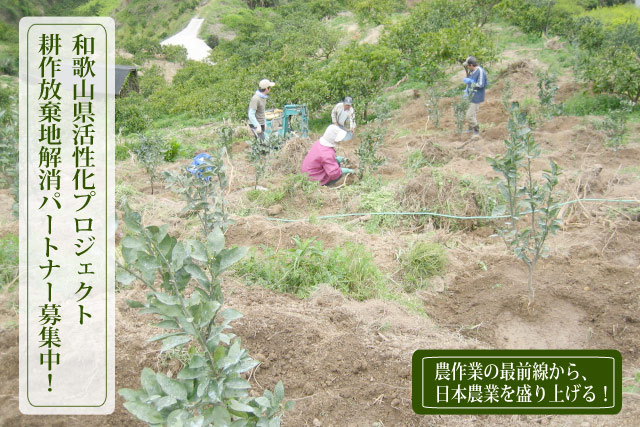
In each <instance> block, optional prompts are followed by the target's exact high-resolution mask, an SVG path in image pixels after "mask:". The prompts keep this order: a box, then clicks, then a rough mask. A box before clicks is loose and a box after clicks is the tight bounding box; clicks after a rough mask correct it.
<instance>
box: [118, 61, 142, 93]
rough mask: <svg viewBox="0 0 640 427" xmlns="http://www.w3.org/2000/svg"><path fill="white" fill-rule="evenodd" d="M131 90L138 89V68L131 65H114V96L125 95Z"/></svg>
mask: <svg viewBox="0 0 640 427" xmlns="http://www.w3.org/2000/svg"><path fill="white" fill-rule="evenodd" d="M131 91H135V92H139V91H140V86H139V85H138V70H137V69H136V67H133V66H131V65H116V96H118V97H122V96H127V94H128V93H129V92H131Z"/></svg>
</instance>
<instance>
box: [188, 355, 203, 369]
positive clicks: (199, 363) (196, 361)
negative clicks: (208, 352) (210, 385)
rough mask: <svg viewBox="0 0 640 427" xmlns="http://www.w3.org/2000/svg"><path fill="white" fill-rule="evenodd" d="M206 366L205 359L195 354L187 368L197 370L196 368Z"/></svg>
mask: <svg viewBox="0 0 640 427" xmlns="http://www.w3.org/2000/svg"><path fill="white" fill-rule="evenodd" d="M206 364H207V359H205V358H204V357H202V356H200V355H199V354H195V355H194V356H193V357H192V358H191V361H190V362H189V367H190V368H191V369H197V368H202V367H203V366H205V365H206Z"/></svg>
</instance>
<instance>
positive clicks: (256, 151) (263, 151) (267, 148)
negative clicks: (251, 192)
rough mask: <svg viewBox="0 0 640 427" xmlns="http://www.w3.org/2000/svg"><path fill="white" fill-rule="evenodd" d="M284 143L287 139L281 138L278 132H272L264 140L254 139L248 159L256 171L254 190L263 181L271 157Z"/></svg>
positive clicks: (250, 143) (250, 144)
mask: <svg viewBox="0 0 640 427" xmlns="http://www.w3.org/2000/svg"><path fill="white" fill-rule="evenodd" d="M284 142H285V138H284V137H283V136H280V135H279V134H278V133H277V132H272V133H271V134H269V136H267V137H265V138H264V139H258V138H254V139H253V141H252V142H249V146H250V150H249V154H248V158H249V161H250V162H251V163H253V166H254V167H255V170H256V180H255V185H254V188H256V189H257V188H258V182H259V181H260V179H262V177H263V175H264V173H265V171H266V170H267V164H268V162H269V157H270V156H271V154H272V153H273V152H274V151H276V150H278V149H280V147H282V144H284Z"/></svg>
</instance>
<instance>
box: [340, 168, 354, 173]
mask: <svg viewBox="0 0 640 427" xmlns="http://www.w3.org/2000/svg"><path fill="white" fill-rule="evenodd" d="M340 170H341V171H342V174H343V175H344V174H347V173H354V172H355V171H354V170H353V169H349V168H340Z"/></svg>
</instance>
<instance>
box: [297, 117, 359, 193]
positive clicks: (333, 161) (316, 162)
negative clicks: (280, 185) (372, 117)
mask: <svg viewBox="0 0 640 427" xmlns="http://www.w3.org/2000/svg"><path fill="white" fill-rule="evenodd" d="M346 136H347V131H345V130H344V129H340V127H339V126H336V125H329V126H328V127H327V129H326V130H325V131H324V135H322V136H321V137H320V139H318V140H317V141H316V142H314V143H313V145H312V146H311V149H310V150H309V152H308V153H307V155H306V156H305V158H304V161H303V162H302V168H301V172H302V173H303V174H307V175H308V176H309V179H310V180H311V181H320V184H322V185H331V184H334V183H335V182H336V181H338V180H339V179H340V178H341V177H342V175H344V174H347V173H353V172H354V171H353V169H349V168H343V167H341V166H340V162H341V161H342V157H340V156H336V150H335V146H336V144H337V143H338V142H341V141H343V140H344V139H345V137H346Z"/></svg>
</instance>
